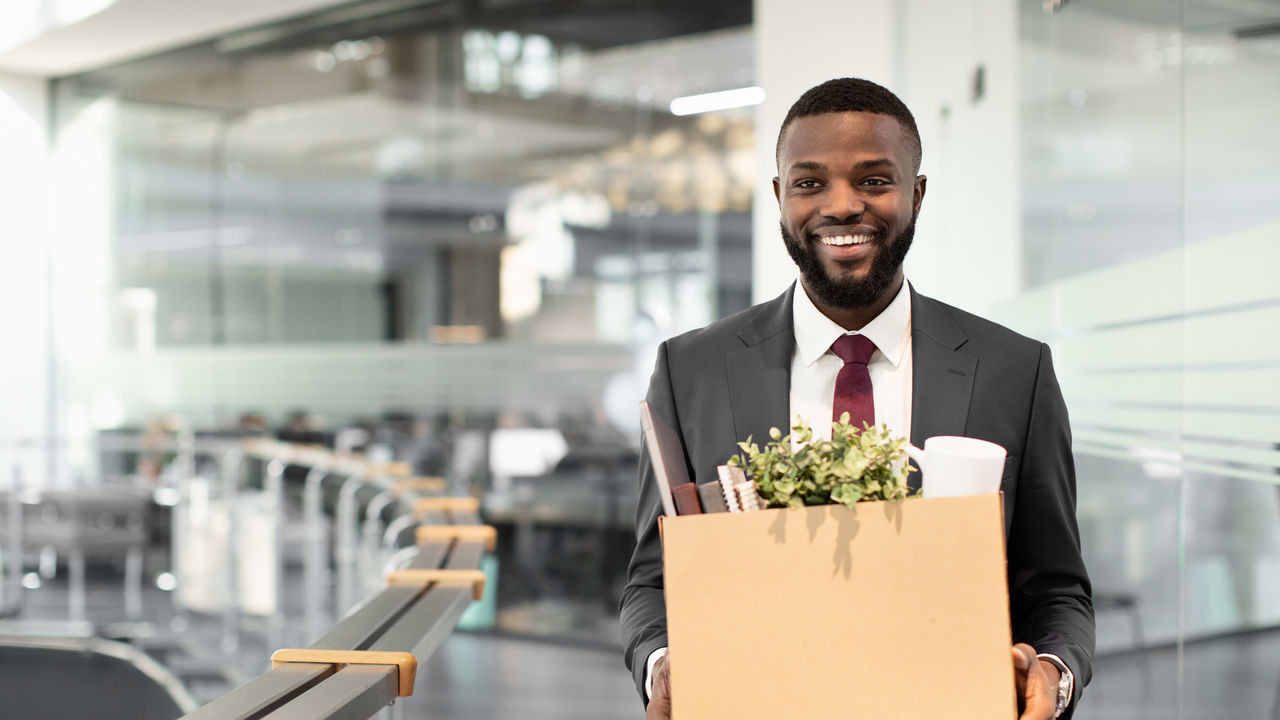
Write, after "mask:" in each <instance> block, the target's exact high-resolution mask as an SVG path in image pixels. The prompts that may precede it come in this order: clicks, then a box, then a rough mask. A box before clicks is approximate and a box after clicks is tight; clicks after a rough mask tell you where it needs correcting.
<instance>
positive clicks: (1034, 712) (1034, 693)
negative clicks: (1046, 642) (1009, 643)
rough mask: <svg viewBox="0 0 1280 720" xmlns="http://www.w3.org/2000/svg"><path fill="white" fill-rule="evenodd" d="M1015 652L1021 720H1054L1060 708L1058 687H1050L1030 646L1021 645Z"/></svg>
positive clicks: (1045, 674)
mask: <svg viewBox="0 0 1280 720" xmlns="http://www.w3.org/2000/svg"><path fill="white" fill-rule="evenodd" d="M1013 652H1014V667H1015V668H1016V676H1017V679H1018V681H1019V682H1018V686H1019V688H1018V707H1019V709H1020V711H1021V714H1020V715H1019V716H1018V717H1019V720H1052V719H1053V713H1054V711H1055V710H1057V708H1058V690H1057V687H1056V686H1054V687H1050V683H1049V676H1048V674H1047V673H1046V672H1045V670H1044V668H1043V667H1042V666H1041V665H1040V660H1039V659H1038V658H1037V657H1036V655H1035V650H1034V649H1033V648H1032V647H1031V646H1030V645H1026V644H1025V643H1019V644H1018V645H1015V646H1014V647H1013Z"/></svg>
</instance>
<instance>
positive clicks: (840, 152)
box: [622, 78, 1094, 720]
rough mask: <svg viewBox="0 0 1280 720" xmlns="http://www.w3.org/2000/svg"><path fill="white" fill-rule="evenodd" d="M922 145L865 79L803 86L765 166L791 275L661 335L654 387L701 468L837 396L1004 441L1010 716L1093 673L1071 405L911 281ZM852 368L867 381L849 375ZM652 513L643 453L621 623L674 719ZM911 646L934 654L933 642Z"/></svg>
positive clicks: (633, 654) (1034, 719)
mask: <svg viewBox="0 0 1280 720" xmlns="http://www.w3.org/2000/svg"><path fill="white" fill-rule="evenodd" d="M920 154H921V150H920V136H919V133H918V131H917V130H916V125H915V119H914V118H913V117H912V115H911V112H910V111H909V110H908V109H907V108H906V106H905V105H903V104H902V102H901V101H900V100H899V99H898V98H897V97H896V96H895V95H893V93H891V92H889V91H888V90H886V89H885V88H883V87H880V86H879V85H876V84H875V83H871V82H868V81H865V80H858V79H851V78H846V79H840V80H832V81H829V82H826V83H823V84H822V85H819V86H817V87H815V88H813V89H811V90H809V91H808V92H806V93H805V94H804V95H803V96H801V98H800V99H799V100H797V101H796V103H795V105H793V106H792V108H791V110H790V112H789V113H788V114H787V117H786V119H785V120H784V121H783V124H782V129H781V131H780V132H779V135H778V147H777V162H778V177H776V178H774V180H773V190H774V195H775V196H776V197H777V199H778V207H779V210H780V211H781V215H782V222H781V226H782V238H783V242H784V243H785V245H786V247H787V251H788V252H789V253H790V255H791V258H792V259H793V260H794V261H795V263H796V265H797V266H798V268H799V271H800V279H799V283H798V285H799V286H798V287H797V286H796V285H792V287H791V288H790V289H789V290H788V291H787V292H786V293H784V294H783V295H782V296H781V297H779V298H777V299H775V300H773V301H770V302H767V303H764V304H762V305H757V306H756V307H753V308H750V309H748V310H746V311H744V312H742V313H739V314H737V315H734V316H733V317H730V318H727V319H725V320H721V321H719V322H716V323H713V324H712V325H709V326H707V327H705V328H703V329H701V330H697V331H694V332H691V333H687V334H685V335H681V336H679V337H675V338H672V339H670V340H668V341H667V342H665V343H663V345H662V347H661V348H660V350H659V353H658V361H657V364H656V367H655V369H654V373H653V378H652V380H651V382H650V386H649V394H648V401H649V403H650V405H651V407H652V408H653V410H654V411H655V412H657V413H658V414H659V415H661V416H662V417H663V418H664V419H665V420H666V421H667V422H668V423H669V424H670V425H671V426H672V427H673V428H674V429H675V430H676V432H677V433H678V434H679V435H680V438H681V440H682V442H683V444H684V450H685V459H686V461H687V462H688V470H689V475H690V477H691V478H693V479H694V480H695V482H698V483H702V482H707V481H710V480H713V479H715V473H716V466H717V465H721V464H723V463H724V462H725V461H726V460H727V459H728V458H729V457H730V456H731V455H733V454H734V453H735V451H736V445H735V443H736V442H737V441H738V440H742V439H745V438H746V437H747V436H748V435H750V436H754V437H756V438H762V437H767V435H768V432H769V429H770V428H771V427H779V428H787V427H790V425H791V424H792V419H793V418H795V417H796V416H800V417H803V418H804V419H806V420H807V421H808V422H809V424H810V425H811V426H812V427H813V428H814V429H815V433H817V432H820V431H822V430H825V432H826V436H827V437H829V436H830V424H831V419H832V417H833V414H834V416H836V417H838V416H839V412H840V411H841V410H842V409H848V408H850V407H853V408H854V409H857V410H859V411H860V412H863V413H864V414H865V413H870V414H869V415H865V416H866V417H868V418H874V421H876V422H885V423H887V424H888V425H889V427H890V428H891V429H892V430H894V431H895V433H896V434H899V435H908V436H909V437H910V438H911V440H912V442H913V443H914V444H916V445H917V446H921V445H923V443H924V440H925V438H928V437H932V436H934V435H966V436H969V437H975V438H981V439H984V440H989V441H991V442H995V443H998V444H1000V445H1002V446H1004V448H1005V449H1006V450H1007V451H1008V459H1007V460H1006V463H1005V472H1004V476H1003V478H1002V481H1001V489H1002V491H1003V492H1004V510H1005V537H1006V546H1007V548H1008V568H1009V576H1008V579H1009V596H1010V615H1011V619H1012V625H1013V628H1012V629H1013V639H1014V642H1015V643H1016V644H1015V645H1014V647H1013V648H1012V660H1013V666H1014V670H1015V673H1016V678H1017V687H1018V692H1019V695H1020V697H1019V711H1020V712H1021V713H1022V714H1021V717H1022V718H1023V719H1024V720H1047V719H1048V718H1054V717H1059V716H1064V715H1066V714H1069V713H1070V712H1071V711H1073V710H1074V708H1075V705H1076V702H1077V701H1078V699H1079V696H1080V691H1081V689H1082V688H1083V686H1084V685H1085V684H1086V683H1087V682H1088V681H1089V677H1090V673H1091V670H1090V660H1091V657H1092V653H1093V645H1094V620H1093V605H1092V601H1091V599H1090V586H1089V579H1088V576H1087V574H1086V572H1085V568H1084V562H1083V560H1082V559H1081V556H1080V541H1079V531H1078V529H1077V526H1076V519H1075V470H1074V465H1073V461H1072V457H1071V438H1070V429H1069V424H1068V421H1067V410H1066V406H1065V404H1064V402H1063V400H1062V394H1061V392H1060V390H1059V389H1058V383H1057V380H1056V378H1055V377H1054V374H1053V366H1052V362H1051V360H1050V357H1049V348H1048V347H1047V346H1046V345H1044V344H1043V343H1039V342H1036V341H1034V340H1030V339H1028V338H1025V337H1022V336H1020V335H1017V334H1016V333H1014V332H1012V331H1010V330H1007V329H1005V328H1003V327H1000V326H998V325H995V324H994V323H991V322H988V321H986V320H983V319H981V318H978V317H975V316H973V315H970V314H968V313H965V312H963V311H961V310H958V309H956V308H953V307H950V306H948V305H944V304H943V303H940V302H937V301H936V300H932V299H930V298H927V297H925V296H923V295H920V294H919V293H917V292H915V290H914V289H913V288H911V287H910V284H909V283H907V282H906V280H905V278H904V277H903V272H902V261H903V259H904V258H905V257H906V254H907V250H908V249H909V248H910V246H911V240H912V236H913V234H914V230H915V222H916V218H917V216H918V215H919V213H920V207H921V203H922V202H923V200H924V194H925V177H924V176H923V175H918V174H917V173H918V171H919V167H920ZM844 336H848V337H844ZM868 340H869V341H870V342H868ZM859 344H860V345H862V346H863V347H865V348H866V352H868V353H870V356H869V358H868V357H866V356H864V357H862V358H861V359H860V360H857V359H854V360H850V359H849V357H848V350H847V348H846V346H851V345H859ZM837 353H839V354H840V356H839V357H837ZM842 358H843V359H842ZM858 362H861V363H862V364H863V366H862V367H860V368H859V367H857V363H858ZM851 367H852V368H853V369H854V370H855V371H860V372H861V373H862V376H861V377H862V380H858V379H857V377H855V376H850V377H851V378H852V379H851V380H846V375H845V373H846V372H848V370H846V369H847V368H851ZM867 377H869V378H870V382H869V388H868V387H867V386H866V385H868V383H866V381H865V379H866V378H867ZM859 382H862V383H863V385H862V386H859V385H858V383H859ZM851 383H852V384H851ZM851 398H852V399H851ZM851 402H852V403H853V404H852V405H850V403H851ZM859 403H861V405H860V404H859ZM855 417H857V415H856V414H855ZM918 483H919V476H918V474H913V475H912V484H913V485H918ZM660 513H661V507H660V503H659V500H658V497H657V488H656V484H655V482H654V480H653V470H652V468H651V467H650V466H649V463H648V458H647V455H645V454H643V453H642V460H641V469H640V503H639V507H638V509H637V518H636V536H637V545H636V550H635V554H634V556H633V557H632V560H631V567H630V572H629V580H628V583H627V588H626V590H625V591H624V593H623V598H622V627H623V635H624V638H625V641H626V653H627V654H626V661H627V665H628V667H629V668H630V669H631V671H632V673H633V674H634V675H635V678H636V683H637V687H638V689H639V690H640V693H641V695H642V697H645V698H646V699H647V700H648V704H649V716H650V717H667V716H669V714H670V697H671V688H670V680H669V672H668V669H667V662H666V660H667V658H666V645H667V639H666V609H665V603H664V600H663V589H662V588H663V575H662V550H661V543H660V540H659V538H658V529H657V517H658V515H659V514H660ZM920 653H921V662H937V663H946V662H947V649H946V648H944V647H939V648H920ZM676 662H677V663H678V662H679V660H678V659H677V660H676ZM956 671H957V672H963V671H964V669H963V668H956ZM676 692H679V689H678V688H677V689H676Z"/></svg>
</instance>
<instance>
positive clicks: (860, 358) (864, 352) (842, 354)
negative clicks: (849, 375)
mask: <svg viewBox="0 0 1280 720" xmlns="http://www.w3.org/2000/svg"><path fill="white" fill-rule="evenodd" d="M875 351H876V344H875V343H873V342H871V338H869V337H867V336H866V335H841V336H840V337H838V338H836V341H835V342H833V343H831V352H833V353H835V354H836V356H837V357H839V358H840V359H841V360H843V361H844V364H845V365H848V364H849V363H858V364H859V365H866V364H867V361H868V360H870V359H871V353H873V352H875Z"/></svg>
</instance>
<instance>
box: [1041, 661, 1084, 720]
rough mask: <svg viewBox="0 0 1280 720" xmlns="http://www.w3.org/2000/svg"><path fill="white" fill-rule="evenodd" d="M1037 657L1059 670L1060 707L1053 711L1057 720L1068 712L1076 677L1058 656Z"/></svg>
mask: <svg viewBox="0 0 1280 720" xmlns="http://www.w3.org/2000/svg"><path fill="white" fill-rule="evenodd" d="M1036 657H1037V658H1039V659H1040V660H1044V661H1046V662H1048V663H1049V664H1050V665H1053V666H1054V667H1056V668H1058V706H1057V708H1055V709H1054V711H1053V717H1054V718H1055V720H1056V718H1060V717H1062V713H1064V712H1066V711H1067V705H1068V704H1069V703H1070V702H1071V695H1072V693H1073V692H1074V691H1075V686H1076V677H1075V675H1074V674H1072V672H1071V668H1069V667H1067V664H1066V663H1064V662H1062V658H1060V657H1058V656H1057V655H1053V654H1050V653H1041V654H1039V655H1036Z"/></svg>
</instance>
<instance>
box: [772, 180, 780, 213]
mask: <svg viewBox="0 0 1280 720" xmlns="http://www.w3.org/2000/svg"><path fill="white" fill-rule="evenodd" d="M773 199H774V200H777V201H778V209H779V210H781V209H782V181H781V180H779V179H778V178H777V177H774V178H773Z"/></svg>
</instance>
